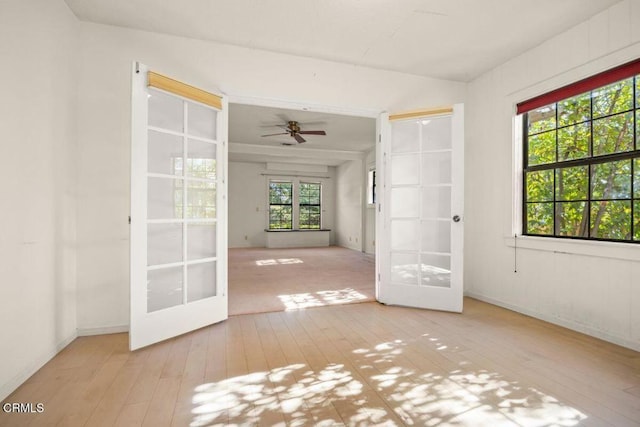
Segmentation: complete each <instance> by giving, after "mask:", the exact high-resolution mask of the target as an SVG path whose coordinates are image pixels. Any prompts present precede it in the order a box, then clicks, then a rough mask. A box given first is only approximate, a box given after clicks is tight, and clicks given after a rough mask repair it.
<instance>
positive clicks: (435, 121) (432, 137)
mask: <svg viewBox="0 0 640 427" xmlns="http://www.w3.org/2000/svg"><path fill="white" fill-rule="evenodd" d="M420 126H421V127H422V151H431V150H443V149H444V150H446V149H450V148H451V141H452V140H451V117H437V118H432V119H422V120H420Z"/></svg>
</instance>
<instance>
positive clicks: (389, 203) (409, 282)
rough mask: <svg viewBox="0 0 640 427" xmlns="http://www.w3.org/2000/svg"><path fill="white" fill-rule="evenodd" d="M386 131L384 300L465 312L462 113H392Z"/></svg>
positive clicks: (382, 159) (382, 153) (381, 154)
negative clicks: (463, 280)
mask: <svg viewBox="0 0 640 427" xmlns="http://www.w3.org/2000/svg"><path fill="white" fill-rule="evenodd" d="M380 126H381V129H380V132H381V143H380V144H379V145H380V148H379V151H378V156H377V157H378V159H379V163H378V169H379V170H381V171H382V174H381V175H382V177H381V179H382V182H383V187H384V188H383V191H382V193H383V194H382V196H383V197H382V200H381V205H380V209H379V213H378V215H379V217H380V218H379V219H380V221H378V224H379V225H378V227H379V228H378V236H379V238H378V240H379V241H380V242H381V245H380V253H379V261H380V262H379V263H378V265H379V269H380V270H379V281H378V288H377V296H378V300H379V301H380V302H383V303H385V304H393V305H402V306H409V307H418V308H429V309H435V310H445V311H454V312H461V311H462V299H463V283H462V269H463V214H462V209H463V197H464V193H463V180H464V109H463V106H462V105H461V104H460V105H455V106H454V107H453V108H451V109H444V110H440V111H436V112H435V113H434V112H423V113H410V114H404V115H403V114H399V115H396V116H395V117H394V116H391V120H389V116H387V115H386V114H385V115H383V117H381V119H380Z"/></svg>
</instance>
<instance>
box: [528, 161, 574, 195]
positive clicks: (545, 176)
mask: <svg viewBox="0 0 640 427" xmlns="http://www.w3.org/2000/svg"><path fill="white" fill-rule="evenodd" d="M526 181H527V184H526V185H527V201H528V202H552V201H553V169H549V170H543V171H535V172H527V175H526ZM585 193H586V192H585Z"/></svg>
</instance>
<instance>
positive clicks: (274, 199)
mask: <svg viewBox="0 0 640 427" xmlns="http://www.w3.org/2000/svg"><path fill="white" fill-rule="evenodd" d="M292 228H293V183H291V182H279V181H271V182H269V229H270V230H287V229H289V230H290V229H292Z"/></svg>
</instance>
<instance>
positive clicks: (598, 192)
mask: <svg viewBox="0 0 640 427" xmlns="http://www.w3.org/2000/svg"><path fill="white" fill-rule="evenodd" d="M591 168H592V169H591V170H592V174H591V198H592V199H595V200H600V199H630V198H631V160H621V161H619V162H610V163H600V164H595V165H592V166H591Z"/></svg>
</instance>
